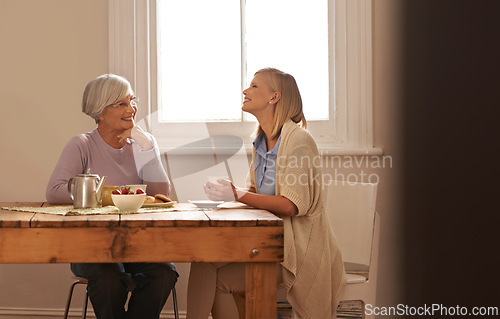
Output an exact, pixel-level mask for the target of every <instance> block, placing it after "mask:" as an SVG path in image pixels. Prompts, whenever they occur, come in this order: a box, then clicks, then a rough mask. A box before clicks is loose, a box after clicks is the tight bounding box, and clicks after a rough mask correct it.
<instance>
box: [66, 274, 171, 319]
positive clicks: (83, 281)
mask: <svg viewBox="0 0 500 319" xmlns="http://www.w3.org/2000/svg"><path fill="white" fill-rule="evenodd" d="M75 279H76V281H75V282H73V283H72V284H71V287H70V289H69V294H68V301H67V303H66V309H65V310H64V319H67V318H68V314H69V307H70V305H71V298H72V297H73V291H74V289H75V286H76V285H80V284H81V285H87V284H88V280H87V279H85V278H82V277H75ZM171 294H172V302H173V304H174V316H175V319H179V309H178V307H177V293H176V291H175V287H174V288H172V292H171ZM88 301H89V290H88V286H87V287H86V288H85V300H84V302H83V310H82V319H85V318H87V306H88Z"/></svg>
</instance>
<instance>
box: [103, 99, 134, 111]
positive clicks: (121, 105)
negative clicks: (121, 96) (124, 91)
mask: <svg viewBox="0 0 500 319" xmlns="http://www.w3.org/2000/svg"><path fill="white" fill-rule="evenodd" d="M137 102H139V98H138V97H136V96H133V97H132V98H131V99H130V102H129V103H127V102H123V101H122V102H119V103H117V104H110V105H106V107H114V108H121V109H124V108H126V107H127V106H129V104H130V106H131V107H136V106H137Z"/></svg>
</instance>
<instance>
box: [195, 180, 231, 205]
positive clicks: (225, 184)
mask: <svg viewBox="0 0 500 319" xmlns="http://www.w3.org/2000/svg"><path fill="white" fill-rule="evenodd" d="M217 183H219V184H220V185H218V184H214V183H210V182H207V183H206V184H205V185H203V189H204V190H205V194H207V196H208V198H209V199H210V200H213V201H225V202H230V201H234V200H238V198H237V195H236V187H235V186H234V185H233V183H232V182H231V181H230V180H228V179H219V180H217Z"/></svg>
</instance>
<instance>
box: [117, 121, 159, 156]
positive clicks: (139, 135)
mask: <svg viewBox="0 0 500 319" xmlns="http://www.w3.org/2000/svg"><path fill="white" fill-rule="evenodd" d="M118 138H119V139H120V143H125V141H126V140H127V138H131V139H133V140H134V141H135V142H136V143H137V144H139V146H140V147H141V149H142V150H143V151H148V150H150V149H152V148H153V143H152V142H151V140H150V139H149V137H148V136H147V135H146V133H145V132H144V131H143V130H142V128H141V127H140V126H137V125H135V124H134V126H133V127H131V128H129V129H128V130H125V131H124V132H123V133H122V134H120V135H118Z"/></svg>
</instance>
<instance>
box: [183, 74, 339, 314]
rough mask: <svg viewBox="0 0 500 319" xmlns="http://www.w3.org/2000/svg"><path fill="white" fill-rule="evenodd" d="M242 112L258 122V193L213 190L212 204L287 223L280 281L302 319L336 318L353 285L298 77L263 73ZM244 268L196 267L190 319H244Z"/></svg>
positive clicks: (226, 184)
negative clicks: (329, 212)
mask: <svg viewBox="0 0 500 319" xmlns="http://www.w3.org/2000/svg"><path fill="white" fill-rule="evenodd" d="M243 95H244V96H245V99H244V101H243V107H242V110H243V111H245V112H248V113H251V114H252V115H254V116H255V117H256V118H257V120H258V122H259V126H258V130H257V134H256V135H257V137H256V138H255V140H254V142H253V145H254V151H253V156H252V162H251V164H250V168H251V169H250V188H249V189H243V188H239V187H235V186H234V185H233V184H232V183H231V182H230V181H227V180H219V181H218V182H219V183H220V184H222V185H217V184H213V183H210V182H208V183H207V184H206V185H205V192H206V194H207V195H208V197H209V198H210V199H212V200H235V199H236V200H237V201H239V202H242V203H245V204H247V205H250V206H253V207H256V208H262V209H266V210H268V211H270V212H272V213H275V214H276V215H278V216H280V217H282V218H283V223H284V231H285V255H284V261H283V262H282V263H281V264H278V265H277V268H278V281H282V282H283V283H284V286H285V288H286V295H287V298H288V301H289V302H290V304H291V305H292V308H293V312H294V318H332V316H333V314H334V312H335V311H336V307H337V304H338V302H339V299H340V294H341V291H342V287H343V285H344V283H345V272H344V266H343V262H342V257H341V255H340V251H339V248H338V246H337V242H336V240H335V236H334V235H333V233H332V231H331V228H330V226H329V223H328V220H327V216H326V214H325V205H324V194H323V185H322V181H321V178H319V179H318V178H314V176H318V175H321V168H320V167H318V166H315V165H314V163H316V162H317V161H314V160H313V159H315V158H316V157H318V156H319V153H318V148H317V147H316V143H315V142H314V139H313V138H312V136H311V134H309V132H307V131H306V130H305V129H304V128H305V126H306V120H305V118H304V114H303V112H302V100H301V97H300V93H299V89H298V87H297V84H296V82H295V79H294V78H293V76H291V75H290V74H287V73H284V72H281V71H279V70H276V69H272V68H267V69H262V70H259V71H257V72H256V73H255V77H254V78H253V80H252V82H251V84H250V87H249V88H248V89H246V90H244V91H243ZM244 271H245V265H244V264H242V263H229V264H227V263H226V264H224V263H212V264H208V263H206V264H203V263H193V264H192V265H191V273H190V277H189V285H188V313H187V318H190V319H206V318H208V315H209V314H210V312H211V313H212V317H213V318H215V319H220V318H235V319H237V318H238V313H237V311H236V309H235V308H236V306H235V303H234V300H233V298H232V293H233V292H235V291H244V290H245V276H244Z"/></svg>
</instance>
